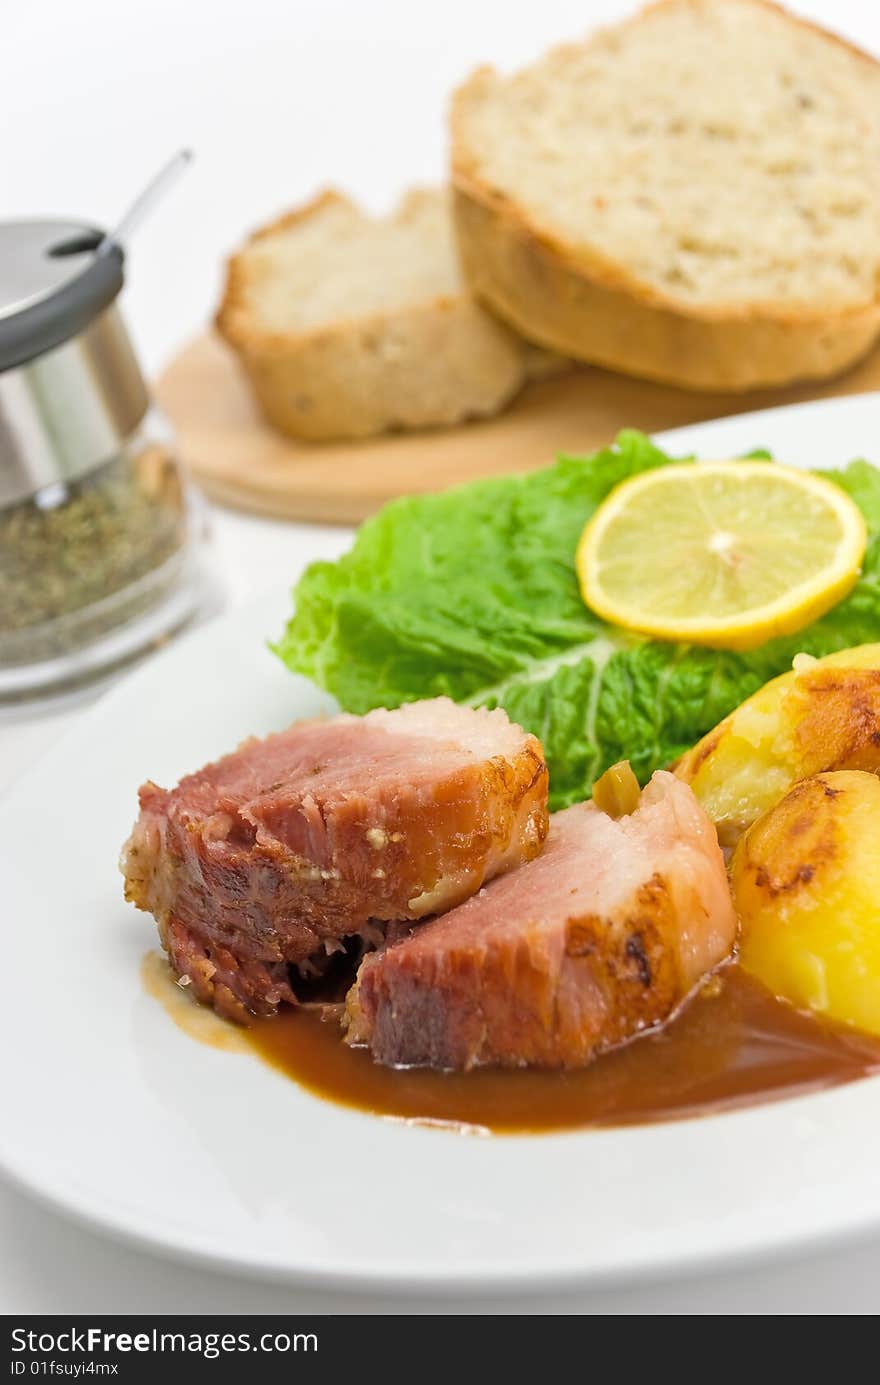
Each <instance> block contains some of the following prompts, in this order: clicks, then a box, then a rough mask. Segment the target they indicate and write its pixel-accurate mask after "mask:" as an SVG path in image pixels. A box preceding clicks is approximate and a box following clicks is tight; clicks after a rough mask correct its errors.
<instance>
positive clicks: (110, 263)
mask: <svg viewBox="0 0 880 1385" xmlns="http://www.w3.org/2000/svg"><path fill="white" fill-rule="evenodd" d="M101 240H102V232H101V231H99V230H98V229H97V228H96V227H94V226H86V225H82V224H81V223H78V222H74V221H7V222H0V371H4V370H10V369H12V368H13V367H15V366H20V365H24V364H25V363H26V362H28V361H31V360H33V359H34V358H35V357H37V356H41V355H43V354H44V353H45V352H46V351H51V350H52V349H53V348H54V347H56V346H60V345H61V343H62V342H65V341H68V340H69V339H70V338H71V337H74V336H76V335H77V334H78V333H80V332H81V331H83V329H84V328H85V327H86V326H87V325H88V324H89V323H90V322H91V321H92V320H93V319H94V318H95V317H96V316H97V315H98V314H99V313H100V312H101V311H102V310H103V309H104V308H106V307H107V305H108V304H109V303H112V301H113V300H114V298H116V296H117V294H118V293H119V291H120V289H121V288H122V283H123V261H124V256H123V252H122V250H121V249H120V247H119V246H117V245H110V246H108V247H107V248H106V249H104V250H102V251H101V253H100V254H96V253H95V251H96V249H97V247H98V246H99V245H100V243H101Z"/></svg>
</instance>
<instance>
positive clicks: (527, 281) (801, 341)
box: [451, 0, 880, 392]
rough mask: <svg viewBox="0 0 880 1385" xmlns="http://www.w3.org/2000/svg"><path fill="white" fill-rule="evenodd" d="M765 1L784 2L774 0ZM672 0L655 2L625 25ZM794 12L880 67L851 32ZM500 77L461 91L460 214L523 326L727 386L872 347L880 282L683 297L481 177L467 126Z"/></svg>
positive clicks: (575, 351) (468, 258) (590, 351)
mask: <svg viewBox="0 0 880 1385" xmlns="http://www.w3.org/2000/svg"><path fill="white" fill-rule="evenodd" d="M757 2H758V3H761V4H763V5H764V7H765V8H767V9H771V10H776V11H777V12H779V11H781V7H780V6H777V5H774V4H772V3H769V0H757ZM666 3H667V0H654V3H653V4H651V5H648V6H646V7H645V9H644V10H642V11H641V12H640V13H639V14H638V15H635V16H634V17H633V18H632V19H630V20H628V21H627V22H626V24H625V25H621V26H619V28H621V29H623V28H626V27H629V26H630V25H635V24H637V23H638V22H639V20H640V18H641V17H642V15H643V14H645V13H647V12H648V11H653V10H657V9H662V8H663V6H664V5H665V4H666ZM782 13H786V12H785V11H782ZM786 17H787V18H788V19H789V21H790V22H791V23H792V24H794V25H800V26H802V27H804V28H808V29H811V30H813V31H814V32H817V33H820V34H822V35H823V37H826V38H827V39H828V40H829V41H833V42H836V43H839V44H840V45H841V46H842V47H844V48H846V49H847V50H848V51H849V52H850V53H852V54H854V55H856V56H857V57H858V58H860V59H861V60H863V61H865V62H866V63H871V64H872V65H873V66H875V67H876V66H877V64H876V62H875V60H874V59H873V58H871V57H870V56H869V55H868V54H866V53H864V52H862V51H861V50H859V49H857V48H854V47H853V46H852V45H851V44H848V43H846V42H845V40H842V39H838V38H837V37H836V36H835V35H832V34H825V31H824V30H822V29H821V28H819V27H818V26H817V25H814V24H811V23H809V22H807V21H801V20H800V19H798V18H796V17H795V16H792V15H788V14H787V13H786ZM494 77H495V74H494V72H493V70H492V69H490V68H480V69H478V70H477V71H476V72H475V73H473V75H472V76H471V77H470V78H469V79H468V81H467V82H466V83H464V85H463V86H462V87H460V88H459V89H458V91H457V92H456V93H455V95H454V97H453V103H452V110H451V135H452V141H451V143H452V169H451V181H452V186H453V222H454V226H455V231H456V237H457V241H458V247H459V254H460V258H461V263H462V268H463V271H464V273H465V276H466V278H467V279H468V282H469V283H470V286H471V288H472V289H473V291H474V293H475V294H476V295H477V297H478V298H480V299H481V300H482V301H483V302H485V303H487V304H488V305H489V306H490V307H491V308H492V309H493V310H494V311H495V312H496V313H498V315H499V316H500V317H503V318H504V319H505V320H506V321H507V322H509V323H510V324H511V326H513V327H514V328H515V329H516V330H517V331H518V332H520V333H521V334H522V335H523V336H525V337H527V338H529V339H530V340H532V341H534V342H536V343H538V344H540V345H541V346H543V347H546V348H548V349H551V350H554V351H558V352H562V353H564V354H565V355H567V356H570V357H573V358H574V359H576V360H581V361H586V362H588V363H590V364H593V365H600V366H604V367H606V368H608V369H611V370H616V371H620V372H621V373H623V374H628V375H634V376H638V377H641V378H644V379H649V380H655V381H658V382H660V383H662V384H666V385H674V386H677V387H679V388H684V389H693V390H705V391H713V390H727V391H731V392H742V391H746V390H751V389H760V388H765V387H769V386H773V385H785V384H791V383H793V382H795V381H797V380H809V379H825V378H828V377H830V376H833V375H835V374H838V373H839V372H841V371H843V370H845V369H846V368H847V367H848V366H850V365H852V364H854V363H855V362H856V361H857V360H859V359H860V358H861V357H862V356H864V355H865V354H866V353H867V352H868V351H869V350H870V349H871V347H872V346H873V344H874V343H875V341H876V339H877V337H878V334H880V285H878V292H877V293H875V296H874V298H873V300H872V301H870V302H866V303H864V304H862V305H859V306H857V307H854V308H848V309H845V310H841V311H836V312H835V311H828V310H827V309H821V308H818V307H817V308H816V309H807V308H800V307H793V306H792V305H791V304H786V303H773V302H766V303H760V304H758V303H748V304H743V303H738V302H727V303H724V302H715V303H708V304H702V303H690V302H689V303H687V304H684V303H682V301H681V300H677V299H676V298H675V297H674V296H673V295H671V294H669V293H664V292H663V291H662V290H660V289H658V288H657V287H656V286H655V285H652V284H648V283H646V282H644V281H642V280H641V279H639V278H638V277H637V276H636V275H634V274H633V273H631V272H630V270H629V269H628V267H627V266H626V264H624V263H622V262H618V261H614V260H611V259H609V258H608V257H606V256H604V255H602V254H601V253H599V252H598V251H596V250H594V249H592V248H591V247H585V246H579V247H577V250H575V249H574V248H573V247H570V246H568V245H566V244H565V243H563V242H561V241H560V240H559V239H558V237H556V236H555V235H554V234H553V232H552V231H551V230H550V228H548V227H547V226H543V225H541V224H540V222H539V221H538V220H537V218H535V217H534V216H533V215H532V214H531V213H530V212H529V210H528V209H526V208H525V207H524V206H522V205H521V204H520V203H518V202H517V200H516V199H515V198H513V197H509V196H507V195H505V194H503V193H501V192H500V191H499V190H498V189H495V188H493V187H490V186H488V185H487V184H486V183H485V182H484V181H483V180H482V179H481V178H480V176H479V173H478V171H477V168H476V161H475V159H474V158H473V156H472V153H471V151H470V150H469V148H468V145H467V141H466V138H465V136H464V133H463V129H462V126H463V121H464V115H465V112H466V110H467V107H468V104H469V103H470V102H471V101H472V100H475V99H479V98H480V97H481V95H482V93H483V90H484V87H485V85H486V84H487V83H491V82H493V81H494Z"/></svg>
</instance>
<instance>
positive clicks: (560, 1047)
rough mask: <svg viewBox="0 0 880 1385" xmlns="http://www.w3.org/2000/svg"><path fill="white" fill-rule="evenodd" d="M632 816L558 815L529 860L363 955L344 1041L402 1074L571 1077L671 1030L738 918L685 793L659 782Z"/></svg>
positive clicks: (584, 811) (709, 834)
mask: <svg viewBox="0 0 880 1385" xmlns="http://www.w3.org/2000/svg"><path fill="white" fill-rule="evenodd" d="M642 805H643V806H642V807H641V808H640V809H639V810H637V811H636V812H635V813H634V814H632V816H631V817H629V818H626V819H622V820H621V821H619V822H616V821H613V820H612V819H611V818H609V817H607V816H606V815H605V814H603V813H600V812H599V811H598V810H597V809H596V808H595V807H594V806H593V805H592V804H580V805H578V806H577V807H574V808H569V809H567V810H566V811H565V812H563V813H557V814H555V816H554V817H553V818H551V828H550V835H549V837H548V840H547V845H546V847H545V850H544V852H543V854H542V855H541V856H540V857H539V858H538V859H537V860H534V861H532V862H530V863H529V864H526V865H524V866H522V867H521V868H520V869H519V870H516V871H513V872H511V873H510V874H508V875H507V876H505V877H504V878H503V879H501V880H497V881H495V882H494V883H493V884H491V885H489V886H488V887H487V888H486V889H485V890H481V891H480V894H479V896H478V897H476V898H474V899H471V900H469V901H468V902H467V903H466V904H463V905H462V906H460V907H459V908H457V909H454V910H453V911H451V912H450V913H448V914H447V915H445V917H443V918H440V919H436V920H434V921H433V922H430V923H427V924H424V925H423V926H421V927H419V928H417V929H416V930H414V931H413V932H412V934H411V935H410V936H409V937H408V938H407V939H405V940H404V941H402V942H400V943H398V944H396V945H394V946H391V947H388V948H387V949H386V950H385V951H384V952H381V953H374V954H372V955H370V956H368V957H366V958H365V959H364V962H363V964H362V966H361V969H360V972H359V976H358V982H357V985H356V987H355V988H353V990H352V992H351V993H350V995H349V998H348V1017H349V1033H348V1038H349V1042H352V1043H363V1044H367V1045H369V1047H370V1049H371V1050H372V1053H373V1055H374V1057H375V1058H377V1059H378V1061H379V1062H382V1063H387V1064H398V1065H403V1066H430V1067H437V1068H457V1069H461V1068H470V1067H474V1066H477V1065H480V1064H498V1065H505V1066H525V1065H530V1066H538V1067H548V1068H558V1067H579V1066H582V1065H583V1064H585V1063H587V1062H589V1061H590V1059H591V1058H592V1057H593V1056H594V1055H595V1054H597V1053H599V1052H602V1051H603V1050H605V1049H607V1048H611V1047H613V1046H615V1045H617V1044H620V1043H623V1042H624V1041H625V1040H627V1039H629V1038H631V1037H633V1036H634V1035H636V1034H638V1033H640V1032H642V1031H643V1030H645V1029H647V1028H650V1027H651V1026H654V1025H656V1024H658V1023H660V1022H662V1021H663V1020H665V1019H667V1018H668V1017H669V1016H670V1015H671V1014H672V1013H673V1012H674V1011H675V1010H676V1009H677V1007H678V1006H679V1005H680V1004H681V1002H682V1001H683V1000H684V999H685V997H686V996H687V995H688V993H689V992H690V991H691V989H692V988H693V986H694V985H695V984H696V983H697V982H698V981H699V979H700V978H701V976H703V975H704V973H705V972H706V971H707V970H708V969H709V968H711V967H713V966H715V965H716V964H717V963H718V962H719V961H721V960H722V958H724V957H725V956H727V955H728V954H729V952H730V950H731V948H732V947H733V943H734V939H735V934H736V920H735V917H734V912H733V906H732V903H731V899H730V893H729V890H728V886H727V878H726V873H725V869H724V862H723V858H722V855H721V851H720V849H719V846H718V842H717V839H716V836H715V832H714V829H713V828H712V826H711V824H710V822H709V820H708V818H707V817H706V815H705V814H704V813H703V811H702V809H701V808H700V807H699V805H698V804H697V802H696V800H695V798H694V796H693V794H692V793H691V791H690V790H689V789H687V788H686V787H685V786H684V785H682V784H679V783H677V782H676V781H675V780H674V779H673V778H672V776H671V775H669V774H659V775H656V776H655V780H654V783H653V784H652V786H651V787H650V788H649V789H648V790H646V791H645V793H644V794H643V795H642Z"/></svg>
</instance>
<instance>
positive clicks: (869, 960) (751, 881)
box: [730, 770, 880, 1034]
mask: <svg viewBox="0 0 880 1385" xmlns="http://www.w3.org/2000/svg"><path fill="white" fill-rule="evenodd" d="M730 883H731V889H732V891H733V897H734V903H735V905H736V908H737V912H738V913H739V916H740V922H741V925H742V936H741V943H740V959H741V962H742V965H743V967H744V968H745V969H746V971H749V972H751V973H752V974H753V975H754V976H757V977H758V978H759V980H761V981H763V983H764V985H765V986H768V987H769V989H770V990H771V991H773V992H774V993H775V994H776V995H778V996H782V997H783V998H784V999H786V1000H789V1001H791V1002H792V1004H794V1005H797V1006H801V1007H809V1008H810V1009H811V1010H815V1011H818V1012H819V1013H821V1014H824V1015H827V1016H829V1017H830V1018H832V1019H835V1020H840V1021H842V1022H844V1023H848V1024H852V1025H855V1026H857V1027H858V1028H859V1029H863V1030H868V1031H870V1032H872V1033H875V1034H880V778H878V777H877V776H876V775H874V774H868V773H865V772H864V771H858V770H842V771H838V772H836V773H831V774H819V775H815V776H812V777H810V778H808V779H804V780H802V781H801V782H800V783H798V784H796V785H795V786H794V788H792V789H790V790H789V792H788V793H787V794H785V796H784V797H783V798H782V799H781V800H780V802H779V803H777V804H776V805H775V807H773V808H771V809H770V810H769V812H767V813H765V814H764V815H763V816H762V817H761V818H759V819H758V821H757V822H755V823H754V825H753V826H752V827H751V828H750V829H749V831H748V832H747V833H746V834H745V836H744V837H743V838H742V841H741V842H740V844H739V846H738V847H737V849H736V851H735V853H734V856H733V860H732V862H731V872H730Z"/></svg>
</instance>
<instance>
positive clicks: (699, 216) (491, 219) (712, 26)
mask: <svg viewBox="0 0 880 1385" xmlns="http://www.w3.org/2000/svg"><path fill="white" fill-rule="evenodd" d="M452 179H453V184H454V188H455V209H454V214H455V221H456V229H457V233H458V240H459V249H460V252H461V257H462V263H463V267H464V269H465V272H466V274H467V277H468V279H469V282H470V284H471V286H472V288H473V289H474V291H475V292H476V293H477V294H478V296H479V297H480V298H481V299H482V300H484V301H485V302H486V303H488V304H490V305H491V307H492V308H493V309H494V310H495V311H496V312H498V313H499V314H501V315H502V316H503V317H505V318H506V319H507V321H508V322H510V323H511V324H512V325H513V326H514V327H516V329H517V330H518V331H520V332H522V333H523V334H525V335H526V336H529V337H531V338H532V339H533V340H534V341H536V342H540V343H542V344H543V345H545V346H548V347H551V348H553V349H555V350H557V351H562V352H565V353H566V354H568V355H571V356H574V357H578V358H580V359H581V360H584V361H590V362H594V363H596V364H599V365H603V366H608V367H610V368H612V369H614V370H620V371H623V372H626V373H628V374H632V375H637V376H642V377H646V378H648V379H654V380H660V381H663V382H666V383H668V384H673V385H679V386H684V387H686V388H692V389H704V390H715V389H729V390H746V389H751V388H753V387H760V386H767V385H778V384H783V383H786V382H790V381H793V380H797V379H807V378H820V377H823V376H828V375H832V374H834V373H835V372H837V371H840V370H841V369H843V368H844V367H845V366H847V365H849V364H850V363H851V362H853V361H855V360H856V359H857V358H858V357H859V356H861V355H862V354H863V353H864V352H866V351H867V350H868V348H869V347H870V346H871V344H872V342H873V341H874V340H875V338H876V337H877V335H878V332H880V65H878V64H877V63H876V62H875V61H874V60H873V59H871V58H869V57H868V56H867V55H865V54H864V53H861V52H859V51H858V50H857V49H855V48H851V47H850V46H849V45H847V44H845V43H844V42H842V41H841V40H839V39H836V38H834V37H833V36H831V35H830V34H827V33H824V32H823V31H822V30H820V29H817V28H815V27H813V26H811V25H809V24H806V23H803V22H801V21H800V20H797V19H795V18H793V17H792V16H790V15H788V14H787V13H786V12H785V11H784V10H782V9H780V8H778V7H777V6H775V5H772V4H768V3H764V0H662V2H661V3H659V4H656V5H653V6H651V7H649V8H648V9H646V10H644V11H642V12H641V13H640V14H638V15H637V16H635V18H633V19H631V20H629V21H627V22H626V23H624V24H622V25H620V26H619V27H617V28H614V29H609V30H606V31H602V32H600V33H598V34H597V35H595V37H593V38H591V39H590V40H589V41H587V42H584V43H579V44H572V45H569V46H566V47H562V48H557V49H555V50H554V51H552V52H550V53H549V54H547V55H546V56H545V57H543V58H542V59H541V60H540V61H539V62H537V63H536V64H535V65H534V66H533V67H530V68H527V69H526V70H524V71H522V72H520V73H518V74H516V75H514V76H510V77H504V76H500V75H498V74H497V73H495V72H494V71H492V70H490V69H481V70H480V71H478V72H476V73H475V74H474V75H473V77H471V79H470V80H469V81H468V82H467V83H466V84H465V86H463V87H462V88H461V89H460V90H459V91H458V92H457V94H456V96H455V99H454V102H453V110H452Z"/></svg>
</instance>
